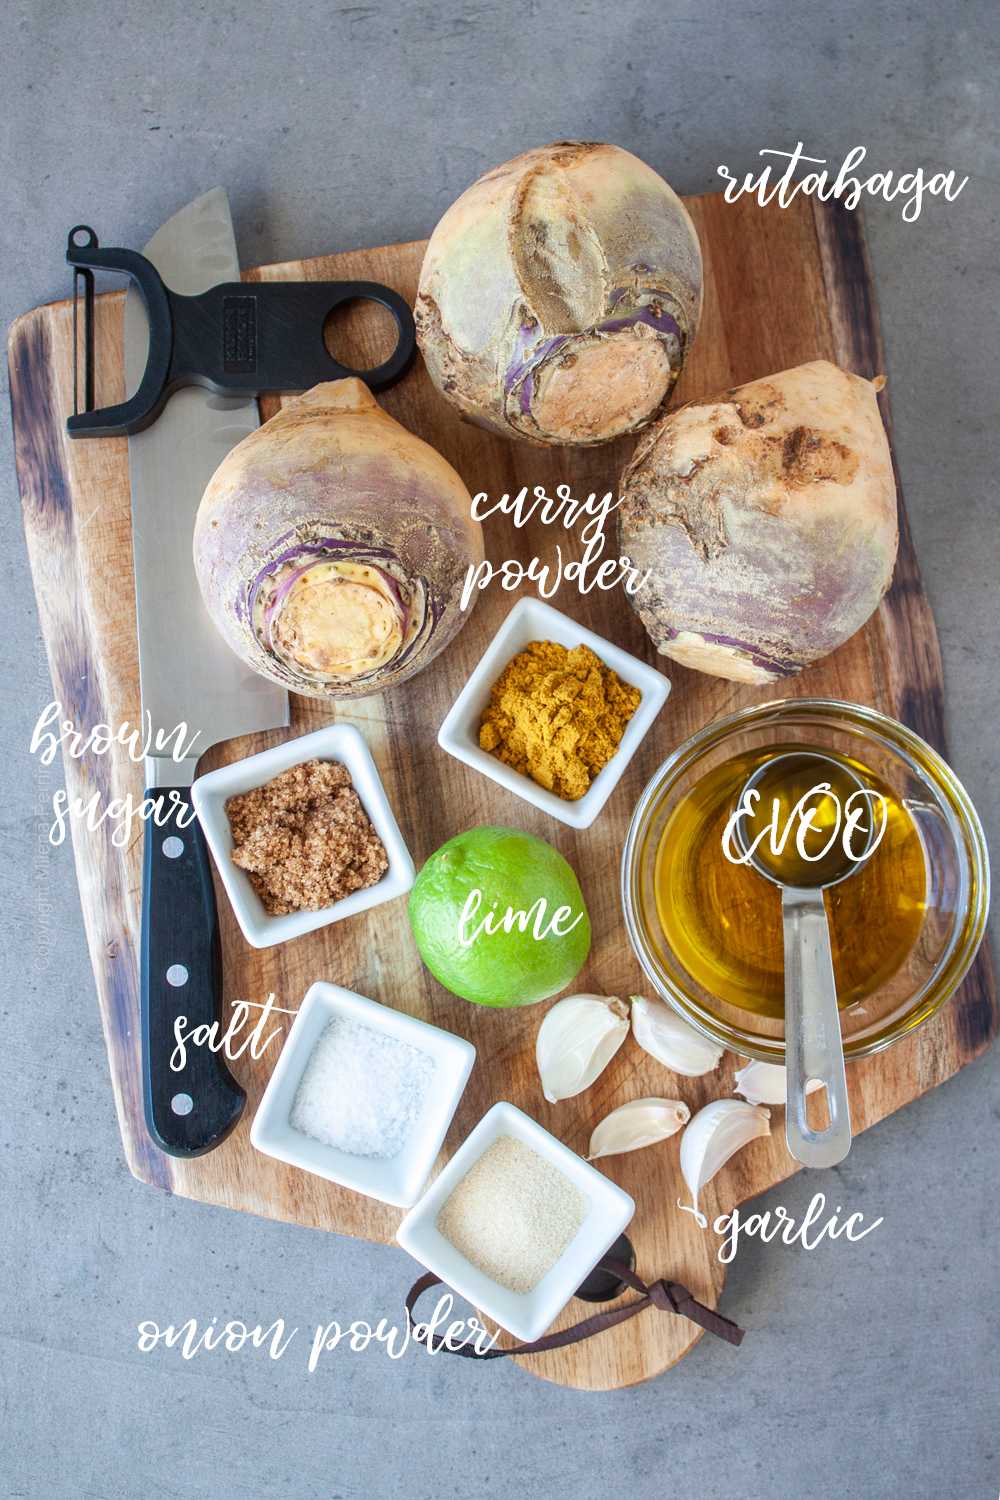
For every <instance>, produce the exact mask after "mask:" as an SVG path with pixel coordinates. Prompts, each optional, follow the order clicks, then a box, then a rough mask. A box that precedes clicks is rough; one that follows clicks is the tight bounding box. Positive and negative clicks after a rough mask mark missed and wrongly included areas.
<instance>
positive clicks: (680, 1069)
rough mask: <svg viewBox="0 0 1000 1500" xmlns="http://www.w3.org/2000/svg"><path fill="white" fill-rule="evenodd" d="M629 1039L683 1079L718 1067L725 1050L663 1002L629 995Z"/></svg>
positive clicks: (643, 996) (698, 1076) (696, 1076)
mask: <svg viewBox="0 0 1000 1500" xmlns="http://www.w3.org/2000/svg"><path fill="white" fill-rule="evenodd" d="M630 998H631V1001H632V1035H633V1036H634V1037H635V1039H636V1041H637V1042H638V1043H639V1046H640V1047H641V1048H642V1049H643V1051H644V1052H648V1053H649V1055H650V1057H655V1058H656V1061H657V1062H661V1063H662V1064H663V1066H664V1067H665V1068H669V1069H670V1070H671V1072H673V1073H680V1074H681V1076H682V1077H684V1078H701V1077H702V1075H703V1074H705V1073H711V1072H713V1071H714V1069H715V1068H717V1067H718V1066H719V1060H720V1058H721V1057H722V1053H723V1051H724V1048H722V1047H720V1046H719V1044H718V1042H713V1041H710V1040H709V1038H708V1037H705V1036H702V1035H701V1033H700V1032H698V1031H695V1029H694V1027H693V1026H689V1025H688V1023H687V1021H683V1020H681V1017H680V1016H678V1015H675V1014H674V1012H673V1011H672V1010H671V1009H670V1007H669V1005H665V1004H664V1002H663V1001H662V1000H648V999H647V998H646V996H645V995H632V996H631V997H630Z"/></svg>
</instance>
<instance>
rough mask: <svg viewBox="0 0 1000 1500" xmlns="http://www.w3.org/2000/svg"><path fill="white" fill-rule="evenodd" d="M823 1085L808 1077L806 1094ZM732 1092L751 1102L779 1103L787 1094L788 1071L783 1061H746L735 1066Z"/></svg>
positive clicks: (812, 1092) (816, 1079)
mask: <svg viewBox="0 0 1000 1500" xmlns="http://www.w3.org/2000/svg"><path fill="white" fill-rule="evenodd" d="M822 1087H823V1085H822V1084H821V1083H820V1081H819V1079H818V1078H810V1080H809V1083H808V1084H807V1086H806V1093H807V1094H814V1093H815V1092H816V1090H817V1089H821V1088H822ZM733 1093H734V1094H742V1095H743V1098H744V1099H747V1100H749V1102H750V1103H751V1104H781V1105H783V1104H784V1103H785V1100H786V1098H787V1096H788V1072H787V1069H786V1068H785V1066H784V1064H783V1063H768V1062H748V1063H747V1064H746V1066H745V1067H743V1068H737V1070H736V1073H735V1074H734V1076H733Z"/></svg>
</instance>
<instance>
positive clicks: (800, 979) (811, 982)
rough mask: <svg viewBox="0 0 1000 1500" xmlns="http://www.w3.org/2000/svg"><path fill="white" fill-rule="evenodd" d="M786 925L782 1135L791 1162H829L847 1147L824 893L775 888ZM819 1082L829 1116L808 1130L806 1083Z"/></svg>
mask: <svg viewBox="0 0 1000 1500" xmlns="http://www.w3.org/2000/svg"><path fill="white" fill-rule="evenodd" d="M782 914H783V918H784V930H785V1066H786V1069H787V1102H786V1106H785V1140H786V1141H787V1143H788V1149H789V1151H790V1152H791V1153H792V1155H793V1156H794V1157H795V1160H796V1161H800V1162H802V1164H803V1166H807V1167H832V1166H835V1165H836V1164H837V1162H839V1161H843V1159H844V1157H845V1156H846V1155H847V1153H848V1151H850V1149H851V1113H850V1106H849V1104H848V1101H847V1075H846V1073H845V1071H844V1047H843V1042H842V1040H841V1034H840V1013H839V1011H838V1009H837V986H836V981H835V980H834V975H833V958H832V955H831V953H830V928H829V924H828V922H827V916H826V907H825V906H824V904H823V892H822V891H820V890H802V889H797V888H795V887H792V886H786V887H785V888H784V889H783V891H782ZM814 1078H818V1079H819V1081H820V1083H822V1084H824V1085H825V1086H826V1098H827V1107H828V1109H829V1114H830V1121H829V1124H828V1125H827V1126H826V1128H825V1129H824V1130H813V1129H811V1127H810V1126H809V1124H808V1122H807V1120H806V1085H807V1084H808V1083H809V1082H811V1080H812V1079H814Z"/></svg>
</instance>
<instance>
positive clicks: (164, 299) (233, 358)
mask: <svg viewBox="0 0 1000 1500" xmlns="http://www.w3.org/2000/svg"><path fill="white" fill-rule="evenodd" d="M81 240H82V241H83V242H82V243H81ZM66 259H67V261H68V262H69V264H70V265H71V266H72V267H73V269H74V293H75V299H74V317H73V328H74V341H75V342H76V341H77V339H78V325H79V317H78V308H79V292H80V286H81V284H82V286H83V289H84V319H83V324H84V356H83V365H84V370H85V381H84V402H83V409H82V410H81V408H80V402H79V391H78V385H77V382H76V381H74V412H73V415H72V416H71V417H70V418H69V419H68V421H67V423H66V428H67V431H68V433H69V435H70V437H74V438H76V437H121V436H127V435H128V434H129V433H133V432H141V431H142V429H143V428H144V427H148V426H149V425H150V423H151V422H154V421H155V420H156V418H157V416H158V415H159V413H160V411H161V410H162V409H163V406H164V404H165V403H166V401H167V400H168V398H169V397H170V395H171V394H172V392H173V391H175V390H179V389H180V387H181V386H185V385H200V386H203V387H205V388H206V389H207V390H210V391H214V392H216V393H217V394H218V395H225V396H259V395H260V394H261V392H263V391H277V392H290V391H304V390H308V389H309V387H310V386H313V385H317V384H318V383H319V382H320V381H323V380H342V379H344V378H345V377H347V376H356V377H357V378H358V379H359V380H363V381H364V382H365V384H366V385H368V386H369V387H370V388H371V389H372V390H373V391H383V390H386V389H387V388H388V387H389V386H390V385H393V384H394V383H395V382H396V381H397V380H399V379H400V378H401V376H403V375H404V374H405V373H406V371H407V370H408V369H409V366H410V364H411V362H412V360H413V356H414V353H415V352H416V330H415V328H414V324H413V314H412V312H411V311H410V307H409V304H408V303H407V302H406V300H405V299H404V298H403V297H401V296H400V294H399V293H398V292H395V291H393V290H392V288H391V287H387V286H382V285H380V284H379V283H378V282H375V281H268V282H242V281H231V282H225V283H222V284H220V285H218V286H213V287H210V288H209V289H208V291H207V292H202V293H201V294H200V295H199V296H196V297H184V296H181V295H180V294H179V293H177V292H172V291H171V290H170V289H169V287H167V286H165V285H164V283H163V281H162V279H161V277H160V274H159V272H158V271H157V270H156V268H155V267H154V266H153V265H152V264H151V262H150V261H148V260H147V259H146V257H145V256H144V255H140V254H139V253H138V252H137V251H135V250H123V249H101V248H100V246H99V244H98V240H97V235H96V234H95V233H94V231H93V230H92V229H91V228H90V227H89V226H88V225H86V224H78V225H76V226H75V227H74V228H73V229H71V230H70V233H69V242H68V245H67V249H66ZM95 270H99V271H115V272H118V273H121V274H123V275H126V276H130V277H131V278H132V280H133V282H134V283H135V285H136V286H137V287H138V289H139V292H140V293H141V295H142V299H143V302H144V304H145V307H146V315H147V318H148V321H149V354H148V356H147V360H146V368H145V371H144V372H143V376H142V379H141V381H140V382H139V387H138V389H137V390H136V392H135V394H134V395H133V396H131V397H130V398H129V400H128V401H123V402H121V403H120V404H119V405H117V406H108V407H104V408H102V409H101V410H95V409H94V389H93V388H94V378H93V371H94V323H93V298H94V282H93V272H94V271H95ZM355 300H361V301H370V302H378V303H379V304H380V305H381V306H382V307H385V308H387V309H388V310H389V312H391V313H392V315H393V317H394V318H395V320H396V328H397V331H398V335H399V337H398V340H397V343H396V347H395V349H394V350H393V352H392V354H391V355H390V356H389V358H388V359H387V360H385V361H384V362H383V363H382V364H380V365H377V366H376V367H375V368H374V369H371V370H352V369H350V368H349V367H348V366H347V365H342V364H340V363H339V361H337V360H335V359H334V358H333V356H332V355H331V354H330V353H329V351H328V350H327V347H326V345H325V343H324V341H323V327H324V324H325V322H326V320H327V318H328V316H329V314H330V313H331V312H332V311H333V310H334V308H336V307H339V306H340V305H341V304H342V303H344V302H351V301H355ZM79 364H80V360H79V351H78V349H74V372H76V371H77V370H78V369H79Z"/></svg>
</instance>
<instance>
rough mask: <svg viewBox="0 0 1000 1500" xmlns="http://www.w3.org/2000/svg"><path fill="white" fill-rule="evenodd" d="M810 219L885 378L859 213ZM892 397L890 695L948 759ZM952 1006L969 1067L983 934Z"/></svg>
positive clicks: (857, 329) (981, 1003)
mask: <svg viewBox="0 0 1000 1500" xmlns="http://www.w3.org/2000/svg"><path fill="white" fill-rule="evenodd" d="M813 218H814V222H815V224H816V238H817V241H818V244H819V250H820V257H821V260H822V265H823V277H824V281H825V284H826V291H827V299H828V302H829V305H830V309H831V320H830V321H831V325H832V328H833V331H834V336H835V338H836V339H837V341H838V344H840V343H842V344H843V348H842V349H841V348H838V351H837V352H838V358H839V363H840V364H842V365H844V366H845V367H846V368H847V369H849V370H853V371H854V372H855V373H856V374H862V373H865V374H867V375H868V376H869V377H874V376H876V375H884V374H885V373H886V369H885V351H884V349H883V347H882V328H881V322H880V319H879V314H878V306H877V304H876V300H875V280H874V277H873V275H872V267H871V261H870V258H869V255H868V245H867V242H866V239H865V234H864V226H863V222H862V218H861V215H860V214H859V213H857V212H856V211H851V210H849V209H845V208H844V207H842V205H841V204H839V203H828V204H821V203H818V202H817V201H816V200H815V199H814V200H813ZM834 314H836V315H834ZM889 394H890V393H889V385H888V383H887V384H886V387H885V389H884V390H883V391H882V393H881V394H880V396H879V398H878V402H879V408H880V410H881V413H882V420H883V421H884V423H885V427H886V431H887V432H888V434H889V445H890V450H891V452H892V465H893V473H894V474H895V478H896V493H897V494H898V496H899V553H898V555H897V558H896V568H895V572H894V573H893V577H892V583H891V585H890V586H889V591H888V593H887V595H886V597H885V601H884V603H883V606H882V616H883V627H884V629H885V632H886V635H887V636H888V638H889V640H890V642H891V643H892V644H893V646H894V647H895V649H894V651H893V653H892V658H891V665H890V670H892V671H893V672H894V673H895V681H894V684H893V694H894V696H895V699H896V702H897V705H898V709H897V713H898V717H899V719H900V721H901V722H902V723H903V724H905V725H906V726H907V727H908V728H909V729H912V730H914V732H915V733H916V734H919V735H920V736H921V738H923V739H925V740H926V741H927V743H928V744H929V745H932V746H933V747H934V749H935V750H937V751H938V752H939V754H941V755H942V756H943V757H944V759H945V760H947V759H948V745H947V739H946V736H945V727H944V664H943V662H942V660H941V646H940V642H939V640H938V633H937V625H936V624H935V621H934V615H933V613H932V611H931V606H930V601H929V600H928V598H927V595H926V593H925V592H924V586H923V581H922V578H921V574H920V564H919V563H918V561H917V554H916V550H915V548H914V545H913V537H912V534H911V532H910V522H909V518H908V517H907V514H906V506H905V505H904V504H903V487H902V483H901V481H900V476H899V466H898V463H897V460H896V446H895V443H894V441H893V425H892V411H891V405H890V400H889ZM949 1004H950V1005H951V1006H953V1007H954V1010H955V1015H956V1020H957V1024H958V1030H959V1035H960V1038H961V1041H962V1044H963V1048H964V1053H965V1058H966V1061H968V1062H971V1061H972V1060H973V1059H974V1058H976V1057H979V1056H980V1054H981V1053H983V1052H984V1051H985V1050H986V1049H987V1047H989V1045H990V1043H991V1042H992V1041H993V1040H994V1038H995V1037H996V1035H997V1032H998V1030H1000V1003H998V998H997V986H996V973H995V969H994V964H993V954H992V950H991V946H990V939H989V933H988V932H987V935H986V936H985V938H984V939H983V942H982V945H981V947H980V949H979V952H978V954H977V955H976V958H975V960H974V962H973V964H972V967H971V968H970V969H969V972H968V974H967V975H966V977H965V979H964V980H963V982H962V984H961V986H960V988H959V991H958V993H957V994H956V996H955V998H954V999H953V1000H952V1001H950V1002H949Z"/></svg>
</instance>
